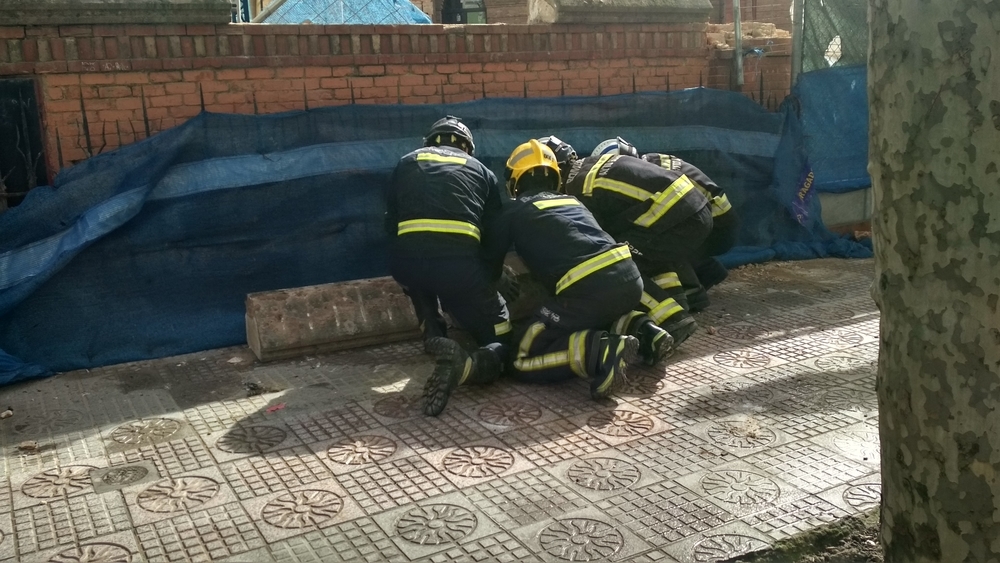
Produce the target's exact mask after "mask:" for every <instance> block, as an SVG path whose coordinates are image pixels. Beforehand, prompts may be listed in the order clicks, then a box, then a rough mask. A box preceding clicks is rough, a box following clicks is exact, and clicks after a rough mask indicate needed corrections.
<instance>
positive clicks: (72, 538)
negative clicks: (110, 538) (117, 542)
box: [11, 493, 132, 557]
mask: <svg viewBox="0 0 1000 563" xmlns="http://www.w3.org/2000/svg"><path fill="white" fill-rule="evenodd" d="M13 519H14V535H15V536H16V537H17V551H18V553H19V554H20V556H21V557H26V556H29V555H31V554H34V553H38V552H43V551H47V550H50V549H54V548H65V547H72V546H74V545H76V544H78V543H86V542H89V541H91V540H94V539H96V538H99V537H101V536H106V535H108V534H113V533H115V532H126V531H129V530H131V529H132V521H131V519H130V518H129V513H128V509H127V508H126V507H125V501H124V500H123V498H122V495H121V493H110V494H107V495H100V496H97V495H92V494H91V495H84V496H75V497H69V498H62V499H57V500H51V501H49V502H46V503H43V504H36V505H35V506H32V507H29V508H20V509H16V510H14V512H13ZM11 539H13V538H11Z"/></svg>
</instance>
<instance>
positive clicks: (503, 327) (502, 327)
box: [493, 321, 511, 336]
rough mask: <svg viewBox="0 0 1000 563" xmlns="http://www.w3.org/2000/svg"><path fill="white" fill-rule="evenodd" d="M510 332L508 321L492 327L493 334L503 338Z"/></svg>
mask: <svg viewBox="0 0 1000 563" xmlns="http://www.w3.org/2000/svg"><path fill="white" fill-rule="evenodd" d="M510 331H511V326H510V321H504V322H502V323H497V324H495V325H493V333H494V334H496V335H497V336H503V335H505V334H507V333H508V332H510Z"/></svg>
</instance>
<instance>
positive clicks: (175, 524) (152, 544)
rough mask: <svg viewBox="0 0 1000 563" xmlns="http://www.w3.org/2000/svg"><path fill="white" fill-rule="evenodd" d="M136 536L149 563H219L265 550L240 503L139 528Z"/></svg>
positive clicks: (261, 538) (136, 529)
mask: <svg viewBox="0 0 1000 563" xmlns="http://www.w3.org/2000/svg"><path fill="white" fill-rule="evenodd" d="M135 534H136V536H137V537H138V538H139V544H140V546H141V547H142V551H143V553H144V554H145V555H146V559H147V560H148V561H149V562H150V563H158V562H161V561H191V562H201V561H217V560H219V559H222V558H224V557H229V556H231V555H236V554H239V553H243V552H245V551H250V550H252V549H257V548H259V547H263V546H264V539H263V537H261V535H260V532H258V531H257V528H256V526H254V523H253V521H252V520H251V519H250V517H249V516H248V515H247V514H246V512H244V511H243V508H242V507H241V506H240V504H239V503H238V502H231V503H229V504H224V505H221V506H216V507H213V508H209V509H206V510H199V511H194V512H190V513H186V514H182V515H180V516H175V517H174V518H171V519H169V520H161V521H159V522H156V523H154V524H146V525H143V526H137V527H136V528H135Z"/></svg>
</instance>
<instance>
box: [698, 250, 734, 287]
mask: <svg viewBox="0 0 1000 563" xmlns="http://www.w3.org/2000/svg"><path fill="white" fill-rule="evenodd" d="M694 273H695V275H696V276H698V281H699V282H701V285H702V287H704V288H705V291H708V290H709V289H712V288H713V287H715V286H717V285H719V284H720V283H722V282H723V281H725V279H726V278H727V277H729V270H727V269H726V267H725V266H723V265H722V262H719V261H718V260H716V259H715V258H706V259H705V260H702V261H700V262H698V263H696V264H695V265H694Z"/></svg>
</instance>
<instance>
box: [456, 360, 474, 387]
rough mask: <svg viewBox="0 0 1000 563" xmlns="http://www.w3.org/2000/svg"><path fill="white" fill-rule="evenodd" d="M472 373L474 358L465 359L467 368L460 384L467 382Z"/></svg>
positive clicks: (463, 372)
mask: <svg viewBox="0 0 1000 563" xmlns="http://www.w3.org/2000/svg"><path fill="white" fill-rule="evenodd" d="M471 374H472V358H466V359H465V369H464V370H463V371H462V377H461V378H460V379H459V380H458V384H459V385H461V384H463V383H465V380H466V379H469V375H471Z"/></svg>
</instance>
